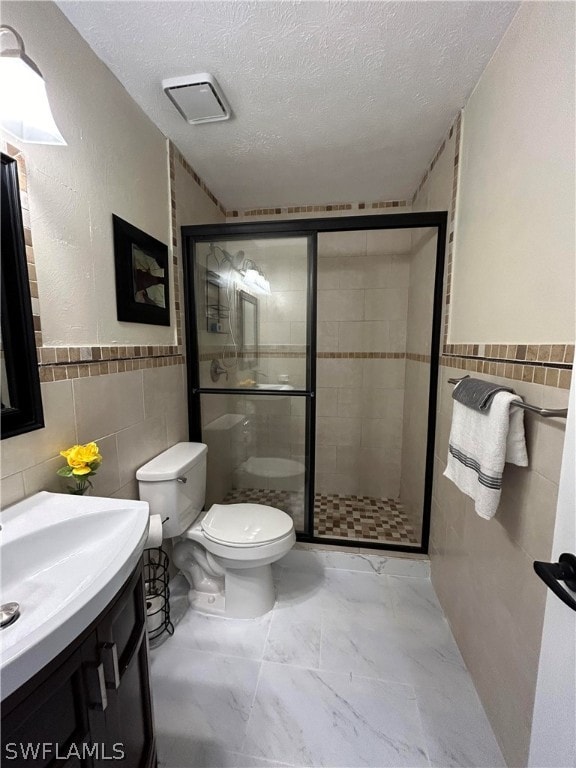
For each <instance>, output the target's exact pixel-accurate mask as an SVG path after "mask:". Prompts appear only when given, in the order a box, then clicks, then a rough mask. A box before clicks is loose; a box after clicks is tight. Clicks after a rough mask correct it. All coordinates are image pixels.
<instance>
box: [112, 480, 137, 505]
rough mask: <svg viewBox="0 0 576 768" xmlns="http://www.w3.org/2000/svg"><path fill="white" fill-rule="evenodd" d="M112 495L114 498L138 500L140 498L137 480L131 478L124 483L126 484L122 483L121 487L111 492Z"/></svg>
mask: <svg viewBox="0 0 576 768" xmlns="http://www.w3.org/2000/svg"><path fill="white" fill-rule="evenodd" d="M112 497H113V498H115V499H136V500H138V499H139V498H140V496H139V494H138V481H137V480H136V478H133V479H132V480H130V482H128V483H126V485H123V486H122V488H119V489H118V490H117V491H115V492H114V493H113V494H112Z"/></svg>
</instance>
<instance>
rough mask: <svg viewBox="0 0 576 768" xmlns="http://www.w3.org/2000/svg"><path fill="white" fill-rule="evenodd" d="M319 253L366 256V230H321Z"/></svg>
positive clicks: (324, 254) (325, 254)
mask: <svg viewBox="0 0 576 768" xmlns="http://www.w3.org/2000/svg"><path fill="white" fill-rule="evenodd" d="M318 253H319V254H320V255H321V256H364V255H365V253H366V232H362V231H356V232H321V233H320V234H319V235H318Z"/></svg>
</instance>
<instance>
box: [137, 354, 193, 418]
mask: <svg viewBox="0 0 576 768" xmlns="http://www.w3.org/2000/svg"><path fill="white" fill-rule="evenodd" d="M142 379H143V386H144V417H145V418H150V417H152V416H157V415H158V414H159V413H165V412H166V411H169V410H171V409H172V408H173V407H174V405H175V404H177V405H178V407H179V408H182V407H185V405H186V403H185V398H186V387H185V380H184V366H183V365H174V366H170V367H167V368H145V369H144V370H143V371H142Z"/></svg>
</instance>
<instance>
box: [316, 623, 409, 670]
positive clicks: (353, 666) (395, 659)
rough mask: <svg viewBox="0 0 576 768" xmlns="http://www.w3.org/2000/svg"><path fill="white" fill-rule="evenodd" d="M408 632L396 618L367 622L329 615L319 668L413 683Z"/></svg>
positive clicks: (323, 625) (323, 634)
mask: <svg viewBox="0 0 576 768" xmlns="http://www.w3.org/2000/svg"><path fill="white" fill-rule="evenodd" d="M405 642H406V631H405V630H402V629H401V628H400V627H398V626H397V625H396V623H395V621H394V617H393V616H392V617H390V618H388V619H385V620H381V621H373V622H368V621H366V620H364V621H362V620H361V621H357V620H350V619H348V618H346V617H343V616H340V617H338V616H335V615H333V614H330V615H328V616H325V617H324V619H323V621H322V643H321V652H320V669H325V670H332V671H334V672H348V673H351V674H356V675H362V676H364V677H373V678H377V679H379V680H390V681H392V682H396V683H404V684H411V682H412V677H411V672H412V665H411V659H410V656H409V655H408V654H407V653H406V652H405V650H404V647H405Z"/></svg>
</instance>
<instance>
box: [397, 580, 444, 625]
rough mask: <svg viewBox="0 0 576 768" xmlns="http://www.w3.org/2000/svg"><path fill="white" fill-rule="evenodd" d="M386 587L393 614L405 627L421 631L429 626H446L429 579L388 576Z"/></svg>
mask: <svg viewBox="0 0 576 768" xmlns="http://www.w3.org/2000/svg"><path fill="white" fill-rule="evenodd" d="M388 586H389V589H390V594H391V596H392V604H393V606H394V613H395V614H396V616H397V617H398V618H399V619H400V620H401V621H402V622H403V623H404V624H405V625H407V626H411V627H412V628H413V629H420V630H423V631H424V630H428V629H429V628H430V627H431V626H437V625H441V626H447V623H446V619H445V617H444V613H443V611H442V607H441V606H440V602H439V601H438V598H437V597H436V592H434V587H433V586H432V582H431V581H430V580H429V579H410V578H403V577H401V576H389V577H388Z"/></svg>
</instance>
